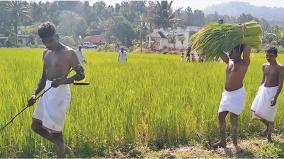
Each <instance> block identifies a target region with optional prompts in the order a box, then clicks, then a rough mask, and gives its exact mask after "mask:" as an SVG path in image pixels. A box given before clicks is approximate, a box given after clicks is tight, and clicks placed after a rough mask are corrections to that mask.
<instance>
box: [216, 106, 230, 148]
mask: <svg viewBox="0 0 284 159" xmlns="http://www.w3.org/2000/svg"><path fill="white" fill-rule="evenodd" d="M227 114H228V112H227V111H225V112H220V113H219V115H218V120H219V132H220V140H219V141H218V142H217V143H215V144H213V145H212V147H213V148H218V147H226V116H227Z"/></svg>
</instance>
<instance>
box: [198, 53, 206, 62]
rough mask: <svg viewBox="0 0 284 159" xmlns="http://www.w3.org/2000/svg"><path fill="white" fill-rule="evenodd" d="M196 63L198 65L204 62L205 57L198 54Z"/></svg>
mask: <svg viewBox="0 0 284 159" xmlns="http://www.w3.org/2000/svg"><path fill="white" fill-rule="evenodd" d="M198 61H199V63H204V62H205V61H206V55H203V54H200V55H199V58H198Z"/></svg>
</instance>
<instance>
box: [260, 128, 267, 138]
mask: <svg viewBox="0 0 284 159" xmlns="http://www.w3.org/2000/svg"><path fill="white" fill-rule="evenodd" d="M260 136H261V137H267V129H266V130H265V131H263V132H261V133H260Z"/></svg>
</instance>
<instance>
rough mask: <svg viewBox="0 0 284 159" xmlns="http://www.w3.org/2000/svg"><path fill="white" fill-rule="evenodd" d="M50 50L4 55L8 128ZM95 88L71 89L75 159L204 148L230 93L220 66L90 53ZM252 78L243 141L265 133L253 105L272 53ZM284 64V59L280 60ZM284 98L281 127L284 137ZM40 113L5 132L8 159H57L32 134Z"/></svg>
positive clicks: (0, 94)
mask: <svg viewBox="0 0 284 159" xmlns="http://www.w3.org/2000/svg"><path fill="white" fill-rule="evenodd" d="M42 51H43V49H28V48H18V49H0V57H1V58H0V73H1V75H0V81H1V82H0V88H1V89H0V112H1V115H0V125H3V124H4V123H5V122H7V121H8V120H9V119H11V117H13V116H14V115H15V114H16V113H17V112H18V111H20V110H21V109H22V108H23V107H24V105H26V100H27V98H28V97H29V96H30V95H31V93H32V92H33V90H34V89H35V87H36V84H37V81H38V79H39V77H40V73H41V69H42V68H41V67H42V61H41V56H42V54H41V52H42ZM86 57H87V62H88V63H87V64H86V81H88V82H90V85H89V86H70V87H71V92H72V102H71V105H70V108H69V111H68V114H67V118H66V123H65V131H64V134H65V139H66V143H67V144H68V145H70V146H71V147H72V149H73V150H74V156H73V157H96V156H109V155H110V154H112V153H113V152H115V151H116V150H118V149H119V150H121V149H122V150H125V149H126V150H127V149H131V148H132V147H134V146H135V145H144V146H151V147H156V148H162V147H168V146H177V145H181V144H185V145H188V144H194V143H196V142H197V143H204V142H206V141H207V140H208V138H211V139H214V138H215V139H216V137H218V122H217V110H218V105H219V102H220V99H221V94H222V91H223V89H224V79H225V67H226V65H225V64H223V63H218V62H208V63H194V64H193V63H185V62H180V59H179V56H175V55H157V54H129V59H128V60H129V61H128V62H127V63H124V64H120V63H118V62H117V55H116V54H115V53H97V52H94V51H86ZM251 57H252V60H251V65H250V67H249V71H248V73H247V76H246V78H245V82H244V86H245V88H246V91H247V98H246V105H245V109H244V111H243V112H242V114H241V116H240V121H239V123H240V127H239V128H240V131H239V132H240V135H241V136H247V135H252V134H254V133H259V132H260V128H261V125H260V123H259V122H256V121H252V120H251V113H250V105H251V103H252V100H253V98H254V96H255V95H256V91H257V90H258V86H259V84H260V81H261V77H262V72H261V68H262V64H263V63H264V62H265V55H264V54H252V55H251ZM278 59H279V61H280V62H284V56H283V55H279V56H278ZM283 104H284V100H283V93H281V95H280V96H279V104H278V106H279V108H278V112H277V116H276V122H275V126H276V129H277V130H280V131H281V130H282V131H283V130H284V127H283V122H284V115H283V114H284V112H283ZM34 108H35V106H34V107H31V108H30V109H28V110H27V111H26V112H25V113H23V114H22V115H21V116H19V118H17V119H15V121H14V122H13V124H12V125H10V126H9V127H8V128H7V129H6V130H5V131H3V132H0V133H1V134H0V157H52V156H53V153H52V152H53V146H52V144H51V143H49V142H47V141H46V140H44V139H42V138H41V137H39V136H38V135H36V134H35V133H34V132H32V130H31V128H30V125H31V116H32V112H33V110H34Z"/></svg>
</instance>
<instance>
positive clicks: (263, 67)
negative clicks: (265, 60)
mask: <svg viewBox="0 0 284 159" xmlns="http://www.w3.org/2000/svg"><path fill="white" fill-rule="evenodd" d="M264 69H265V64H264V65H262V80H261V83H260V85H262V84H263V83H264V80H265V73H264Z"/></svg>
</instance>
